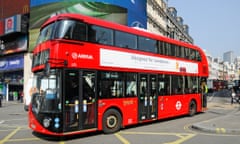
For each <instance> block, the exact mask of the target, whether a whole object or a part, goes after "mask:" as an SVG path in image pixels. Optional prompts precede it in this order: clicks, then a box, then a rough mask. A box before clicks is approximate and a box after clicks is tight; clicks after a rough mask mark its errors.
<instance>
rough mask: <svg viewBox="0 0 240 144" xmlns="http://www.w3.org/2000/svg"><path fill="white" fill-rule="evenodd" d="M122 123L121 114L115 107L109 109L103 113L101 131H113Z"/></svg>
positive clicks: (118, 128) (107, 132) (117, 129)
mask: <svg viewBox="0 0 240 144" xmlns="http://www.w3.org/2000/svg"><path fill="white" fill-rule="evenodd" d="M121 125H122V116H121V114H120V113H119V111H117V110H116V109H109V110H107V111H106V112H105V113H104V115H103V132H104V133H106V134H110V133H114V132H117V131H119V130H120V128H121Z"/></svg>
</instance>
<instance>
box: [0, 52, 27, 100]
mask: <svg viewBox="0 0 240 144" xmlns="http://www.w3.org/2000/svg"><path fill="white" fill-rule="evenodd" d="M23 67H24V56H23V54H19V55H13V56H7V57H2V58H0V94H1V95H2V98H3V99H5V100H6V101H21V100H22V95H23Z"/></svg>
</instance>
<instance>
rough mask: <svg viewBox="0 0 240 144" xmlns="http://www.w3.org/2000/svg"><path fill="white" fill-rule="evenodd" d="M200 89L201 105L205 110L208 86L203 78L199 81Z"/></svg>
mask: <svg viewBox="0 0 240 144" xmlns="http://www.w3.org/2000/svg"><path fill="white" fill-rule="evenodd" d="M201 90H202V107H203V110H204V111H205V110H206V109H207V94H208V87H207V84H206V81H205V80H202V82H201Z"/></svg>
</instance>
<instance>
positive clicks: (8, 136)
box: [0, 127, 21, 144]
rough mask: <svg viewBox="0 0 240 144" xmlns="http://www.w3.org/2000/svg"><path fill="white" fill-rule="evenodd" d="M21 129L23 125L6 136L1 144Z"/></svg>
mask: <svg viewBox="0 0 240 144" xmlns="http://www.w3.org/2000/svg"><path fill="white" fill-rule="evenodd" d="M20 129H21V127H17V128H16V129H15V130H14V131H12V132H11V133H10V134H9V135H7V136H6V137H5V138H3V139H2V140H1V141H0V144H3V143H5V142H7V141H8V140H9V139H10V138H11V137H12V136H13V135H15V134H16V133H17V132H18V131H19V130H20Z"/></svg>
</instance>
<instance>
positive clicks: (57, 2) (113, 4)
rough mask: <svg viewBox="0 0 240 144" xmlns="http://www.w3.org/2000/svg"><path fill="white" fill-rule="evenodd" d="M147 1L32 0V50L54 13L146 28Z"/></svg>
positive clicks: (30, 43)
mask: <svg viewBox="0 0 240 144" xmlns="http://www.w3.org/2000/svg"><path fill="white" fill-rule="evenodd" d="M146 3H147V2H146V0H31V1H30V9H31V10H30V11H31V12H30V13H31V15H30V41H29V45H30V50H32V49H33V47H34V44H35V41H36V39H37V36H38V33H39V28H40V26H41V25H42V23H43V22H44V21H46V20H47V19H48V18H49V17H50V16H52V15H56V14H60V13H80V14H84V15H88V16H92V17H98V18H101V19H104V20H108V21H112V22H116V23H119V24H123V25H127V26H131V27H135V26H137V27H142V28H146V27H147V14H146ZM43 9H44V10H43ZM45 9H46V10H45Z"/></svg>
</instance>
